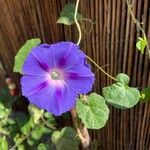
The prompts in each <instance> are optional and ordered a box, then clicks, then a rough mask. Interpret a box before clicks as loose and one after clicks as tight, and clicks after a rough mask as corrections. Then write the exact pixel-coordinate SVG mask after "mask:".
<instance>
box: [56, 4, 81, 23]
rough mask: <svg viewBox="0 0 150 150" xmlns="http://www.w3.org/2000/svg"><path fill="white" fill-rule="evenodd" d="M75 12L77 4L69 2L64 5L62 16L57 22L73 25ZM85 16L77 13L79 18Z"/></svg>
mask: <svg viewBox="0 0 150 150" xmlns="http://www.w3.org/2000/svg"><path fill="white" fill-rule="evenodd" d="M74 13H75V4H74V3H69V4H67V5H65V6H64V8H63V10H62V11H61V13H60V17H59V18H58V20H57V23H62V24H65V25H71V24H73V23H74V22H75V21H74ZM82 18H83V17H82V16H81V15H80V14H79V13H77V20H81V19H82Z"/></svg>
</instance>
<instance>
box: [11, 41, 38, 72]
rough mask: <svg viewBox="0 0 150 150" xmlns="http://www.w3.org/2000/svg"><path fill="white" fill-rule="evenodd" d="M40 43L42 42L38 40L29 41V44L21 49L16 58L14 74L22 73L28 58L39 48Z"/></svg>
mask: <svg viewBox="0 0 150 150" xmlns="http://www.w3.org/2000/svg"><path fill="white" fill-rule="evenodd" d="M40 43H41V40H40V39H38V38H36V39H30V40H27V42H26V43H25V44H24V45H23V46H22V47H21V48H20V49H19V51H18V53H17V55H16V57H15V65H14V70H13V71H14V72H19V73H22V66H23V64H24V62H25V60H26V57H27V56H28V54H29V53H30V51H31V49H32V48H33V47H36V46H38V45H39V44H40Z"/></svg>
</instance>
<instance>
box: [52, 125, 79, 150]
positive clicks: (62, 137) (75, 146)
mask: <svg viewBox="0 0 150 150" xmlns="http://www.w3.org/2000/svg"><path fill="white" fill-rule="evenodd" d="M51 140H52V142H53V143H54V144H55V146H56V149H57V150H79V140H78V139H77V138H76V131H75V130H74V129H73V128H70V127H65V128H63V129H62V130H61V131H54V132H53V134H52V137H51Z"/></svg>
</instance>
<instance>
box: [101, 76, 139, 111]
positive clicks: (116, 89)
mask: <svg viewBox="0 0 150 150" xmlns="http://www.w3.org/2000/svg"><path fill="white" fill-rule="evenodd" d="M125 76H126V77H125ZM117 80H118V81H117V82H116V83H114V84H112V85H111V86H107V87H104V88H103V90H102V92H103V95H104V97H105V99H106V101H107V102H108V103H109V104H111V105H112V106H114V107H117V108H120V109H127V108H132V107H133V106H135V105H136V104H137V103H138V101H139V99H140V93H139V91H138V90H137V89H136V88H133V87H128V82H129V77H128V78H127V75H125V74H122V73H121V74H119V75H118V76H117Z"/></svg>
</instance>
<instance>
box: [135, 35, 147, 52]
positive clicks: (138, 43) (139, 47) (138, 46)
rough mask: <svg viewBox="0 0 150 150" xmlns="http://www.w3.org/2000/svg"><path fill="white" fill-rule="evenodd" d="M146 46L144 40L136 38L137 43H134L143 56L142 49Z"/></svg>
mask: <svg viewBox="0 0 150 150" xmlns="http://www.w3.org/2000/svg"><path fill="white" fill-rule="evenodd" d="M146 45H147V40H146V38H141V37H140V38H138V42H137V43H136V48H137V49H138V50H139V51H140V52H141V53H142V54H144V49H145V47H146Z"/></svg>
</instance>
